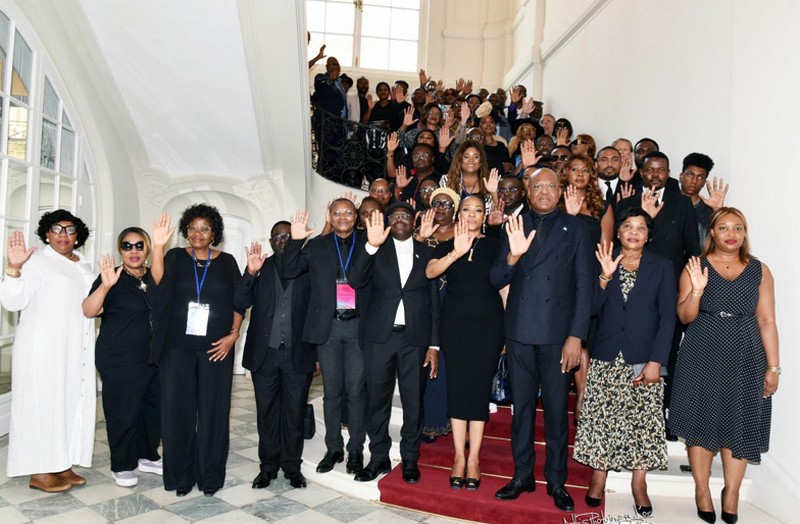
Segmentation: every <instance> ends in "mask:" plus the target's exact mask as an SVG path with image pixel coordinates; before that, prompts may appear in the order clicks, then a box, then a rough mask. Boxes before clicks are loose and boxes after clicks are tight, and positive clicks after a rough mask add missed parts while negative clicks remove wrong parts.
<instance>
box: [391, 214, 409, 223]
mask: <svg viewBox="0 0 800 524" xmlns="http://www.w3.org/2000/svg"><path fill="white" fill-rule="evenodd" d="M410 219H411V215H409V214H408V213H392V214H391V215H389V218H388V220H389V223H390V224H391V223H392V222H397V221H398V220H410Z"/></svg>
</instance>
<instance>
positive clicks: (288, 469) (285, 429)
mask: <svg viewBox="0 0 800 524" xmlns="http://www.w3.org/2000/svg"><path fill="white" fill-rule="evenodd" d="M313 375H314V373H298V372H297V371H295V370H294V366H293V365H292V352H291V349H289V348H287V347H286V346H281V347H280V348H267V355H266V357H264V362H263V364H262V365H261V368H260V369H258V370H257V371H253V372H252V377H253V387H254V388H255V393H256V410H257V412H258V418H257V421H258V459H259V461H260V462H261V472H262V473H275V472H277V471H278V468H280V469H283V471H284V473H294V472H296V471H300V464H301V463H302V461H303V459H302V456H303V443H304V441H303V419H304V415H305V407H306V403H307V402H308V388H309V387H310V386H311V379H312V377H313Z"/></svg>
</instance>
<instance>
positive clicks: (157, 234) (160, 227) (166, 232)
mask: <svg viewBox="0 0 800 524" xmlns="http://www.w3.org/2000/svg"><path fill="white" fill-rule="evenodd" d="M171 220H172V219H171V217H170V216H169V213H161V214H160V215H159V216H158V218H156V219H153V230H152V239H153V245H154V246H160V247H164V246H166V245H167V243H169V239H170V237H172V235H173V233H175V228H174V227H173V228H172V229H170V227H169V225H170V221H171Z"/></svg>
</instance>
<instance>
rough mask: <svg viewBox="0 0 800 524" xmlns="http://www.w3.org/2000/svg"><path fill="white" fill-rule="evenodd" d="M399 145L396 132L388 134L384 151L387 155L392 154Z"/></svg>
mask: <svg viewBox="0 0 800 524" xmlns="http://www.w3.org/2000/svg"><path fill="white" fill-rule="evenodd" d="M399 145H400V139H399V138H397V132H394V133H390V134H389V136H387V137H386V151H387V152H389V153H394V152H395V151H397V147H398V146H399Z"/></svg>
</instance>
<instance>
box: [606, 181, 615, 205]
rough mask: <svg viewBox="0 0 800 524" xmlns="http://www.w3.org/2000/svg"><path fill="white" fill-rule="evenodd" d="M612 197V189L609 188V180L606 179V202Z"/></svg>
mask: <svg viewBox="0 0 800 524" xmlns="http://www.w3.org/2000/svg"><path fill="white" fill-rule="evenodd" d="M613 198H614V191H612V190H611V182H609V181H608V180H606V202H611V201H612V199H613Z"/></svg>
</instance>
